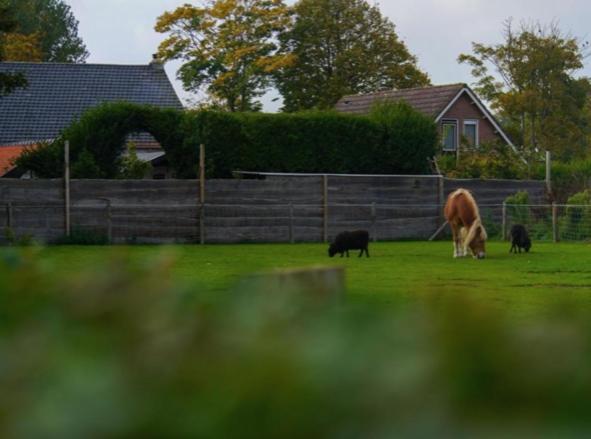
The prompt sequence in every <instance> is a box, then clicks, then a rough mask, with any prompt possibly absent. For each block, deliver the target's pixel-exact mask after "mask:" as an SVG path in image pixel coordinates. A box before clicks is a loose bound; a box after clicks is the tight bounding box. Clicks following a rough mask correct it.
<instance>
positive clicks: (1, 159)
mask: <svg viewBox="0 0 591 439" xmlns="http://www.w3.org/2000/svg"><path fill="white" fill-rule="evenodd" d="M28 146H29V147H30V145H28ZM25 148H27V146H25V145H13V146H0V177H2V176H3V175H4V174H6V173H7V172H8V171H10V170H11V169H12V168H14V160H15V159H16V158H17V157H18V156H20V155H21V154H22V152H23V150H24V149H25Z"/></svg>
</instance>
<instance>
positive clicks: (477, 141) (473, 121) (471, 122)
mask: <svg viewBox="0 0 591 439" xmlns="http://www.w3.org/2000/svg"><path fill="white" fill-rule="evenodd" d="M468 125H471V126H474V127H476V129H475V136H476V138H475V139H474V145H473V146H474V148H478V147H479V146H480V126H479V123H478V119H465V120H464V127H463V129H462V134H463V135H464V136H466V126H468Z"/></svg>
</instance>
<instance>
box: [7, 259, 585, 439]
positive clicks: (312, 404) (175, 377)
mask: <svg viewBox="0 0 591 439" xmlns="http://www.w3.org/2000/svg"><path fill="white" fill-rule="evenodd" d="M174 266H175V257H174V256H173V255H167V254H166V253H165V252H164V253H162V254H161V255H160V256H159V257H158V258H156V259H153V260H151V262H146V260H143V261H137V260H133V261H132V260H131V259H130V258H129V257H128V256H127V255H126V253H124V252H122V253H121V254H119V255H118V256H114V257H112V258H111V260H110V261H109V262H108V263H105V264H103V265H100V264H98V265H94V266H93V267H92V269H88V270H86V271H85V270H78V271H72V272H70V273H68V275H67V276H59V277H56V276H52V273H53V272H54V271H55V270H56V267H55V266H53V265H52V264H51V263H50V262H48V261H43V260H42V261H40V260H39V259H38V258H36V257H35V250H31V251H30V252H29V253H28V252H27V251H24V252H23V251H16V250H15V251H6V252H3V253H2V256H1V257H0V389H1V392H0V437H60V438H66V437H105V436H108V437H113V436H115V437H119V436H147V437H162V436H164V437H176V436H194V437H253V438H264V437H273V438H289V437H306V438H312V437H338V438H341V437H342V438H349V437H350V438H357V437H363V438H382V437H383V438H387V437H395V436H437V437H443V436H456V437H457V436H473V435H480V436H482V435H484V436H491V437H498V436H499V435H500V436H507V435H511V436H514V435H515V436H516V435H520V436H521V435H524V434H525V435H536V436H538V437H541V436H543V437H562V436H564V435H565V434H568V435H581V436H582V435H587V434H589V433H591V418H590V417H589V416H588V413H589V411H590V409H591V311H589V309H588V308H579V309H577V308H576V307H574V306H573V305H568V304H566V303H565V304H564V305H556V307H555V310H554V312H553V313H549V314H547V315H545V316H543V317H542V316H537V317H531V318H528V319H512V318H508V317H507V316H506V315H505V314H504V313H503V311H501V310H495V309H493V308H491V307H488V306H487V307H482V306H480V305H479V304H478V303H476V302H474V303H473V302H470V301H469V300H468V299H467V297H468V296H462V295H448V294H443V295H425V296H424V297H423V298H422V299H421V298H420V297H419V298H418V299H417V301H416V302H414V303H412V304H405V305H402V304H401V305H397V304H391V305H390V306H383V305H380V304H379V303H367V302H355V301H352V300H345V301H343V302H340V303H336V304H335V303H328V302H326V303H323V302H321V301H316V300H311V298H310V296H309V295H308V294H305V293H306V292H302V291H286V290H283V291H261V290H260V288H256V287H252V286H251V287H245V286H244V285H246V284H242V287H235V288H234V289H232V290H231V291H229V292H228V293H227V294H223V295H221V296H220V297H218V298H217V300H211V296H208V295H207V294H202V291H201V290H200V289H199V287H197V286H195V285H194V284H193V282H192V281H188V280H185V281H184V282H183V283H179V282H178V281H177V280H176V279H177V277H175V276H173V275H172V274H171V273H172V271H173V267H174ZM60 270H62V271H63V270H64V267H60Z"/></svg>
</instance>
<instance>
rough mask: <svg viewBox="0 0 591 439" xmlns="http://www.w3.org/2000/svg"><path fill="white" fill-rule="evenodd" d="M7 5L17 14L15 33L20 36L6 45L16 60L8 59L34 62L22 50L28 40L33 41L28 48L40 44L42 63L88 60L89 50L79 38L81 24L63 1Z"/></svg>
mask: <svg viewBox="0 0 591 439" xmlns="http://www.w3.org/2000/svg"><path fill="white" fill-rule="evenodd" d="M5 1H7V2H8V5H9V6H10V7H11V8H12V9H13V11H14V19H15V22H16V28H15V30H14V31H15V33H16V34H18V35H20V37H14V36H13V37H12V38H9V39H8V40H7V41H6V42H5V44H7V46H8V48H9V49H10V50H11V51H12V53H13V57H14V58H16V59H13V58H9V57H8V56H7V59H8V60H13V61H23V60H24V61H28V60H30V59H27V57H29V58H31V56H30V55H29V54H28V52H26V51H23V50H18V48H19V46H18V45H19V44H22V38H24V37H26V38H28V39H29V40H28V44H31V43H32V40H33V39H34V40H36V43H37V47H36V50H37V51H38V52H39V53H40V55H41V57H40V59H39V61H48V62H68V63H82V62H84V61H85V60H86V58H88V51H87V50H86V46H85V45H84V42H83V41H82V39H81V38H80V37H79V36H78V21H77V20H76V17H74V14H73V13H72V10H71V8H70V6H69V5H67V4H66V3H65V2H64V1H63V0H5ZM14 44H16V46H14ZM33 60H36V59H33Z"/></svg>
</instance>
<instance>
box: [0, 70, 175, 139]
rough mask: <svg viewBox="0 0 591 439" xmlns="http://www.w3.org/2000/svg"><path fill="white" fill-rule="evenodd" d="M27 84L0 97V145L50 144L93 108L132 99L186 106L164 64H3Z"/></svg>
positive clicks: (164, 105)
mask: <svg viewBox="0 0 591 439" xmlns="http://www.w3.org/2000/svg"><path fill="white" fill-rule="evenodd" d="M0 72H2V73H6V72H22V73H24V74H25V76H26V77H27V80H28V82H29V85H28V87H27V88H26V89H19V90H16V91H14V92H12V93H11V94H9V95H8V96H4V97H0V145H7V144H16V143H25V142H33V141H40V140H49V139H53V138H55V137H56V136H57V135H58V134H59V132H60V131H61V130H62V129H64V128H66V127H67V126H68V125H70V123H71V122H72V121H73V120H74V119H76V118H77V117H79V116H80V115H81V114H82V113H84V112H85V111H86V110H88V109H89V108H92V107H95V106H97V105H99V104H101V103H103V102H114V101H128V102H132V103H136V104H149V105H156V106H159V107H167V108H179V109H180V108H182V104H181V102H180V100H179V98H178V97H177V95H176V93H175V91H174V89H173V87H172V84H171V83H170V81H169V79H168V77H167V76H166V72H165V71H164V69H163V68H162V66H160V65H103V64H59V63H11V62H0Z"/></svg>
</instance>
